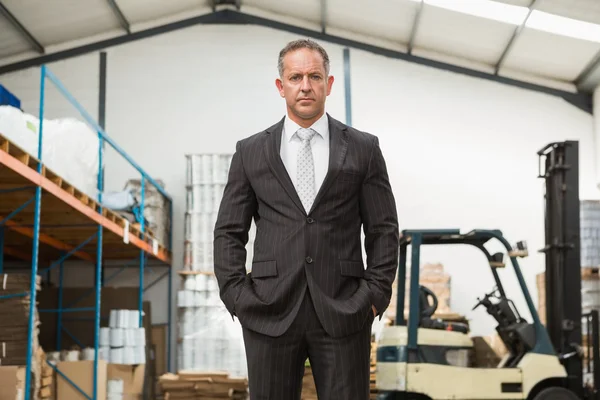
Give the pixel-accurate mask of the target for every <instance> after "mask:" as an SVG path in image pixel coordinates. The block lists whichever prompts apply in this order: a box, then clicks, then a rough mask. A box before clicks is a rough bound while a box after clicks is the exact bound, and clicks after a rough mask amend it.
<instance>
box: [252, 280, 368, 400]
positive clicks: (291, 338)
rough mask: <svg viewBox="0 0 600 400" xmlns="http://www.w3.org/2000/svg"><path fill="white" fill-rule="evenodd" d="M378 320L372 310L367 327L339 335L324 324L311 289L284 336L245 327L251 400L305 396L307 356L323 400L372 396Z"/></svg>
mask: <svg viewBox="0 0 600 400" xmlns="http://www.w3.org/2000/svg"><path fill="white" fill-rule="evenodd" d="M373 320H374V316H373V313H372V312H370V313H369V317H368V318H367V319H366V320H365V325H364V327H363V328H362V329H361V330H359V331H358V332H355V333H353V334H350V335H348V336H345V337H341V338H333V337H331V336H329V335H328V334H327V333H326V332H325V330H324V329H323V327H322V326H321V323H320V321H319V319H318V317H317V314H316V312H315V309H314V305H313V302H312V300H311V297H310V294H309V292H308V291H307V292H306V295H305V297H304V299H303V302H302V306H301V307H300V310H299V312H298V315H297V317H296V319H295V320H294V322H293V323H292V325H291V326H290V328H289V329H288V330H287V331H286V332H285V333H284V334H283V335H281V336H278V337H272V336H266V335H262V334H260V333H257V332H254V331H251V330H249V329H247V328H244V329H243V335H244V344H245V349H246V359H247V363H248V384H249V391H250V400H300V395H301V392H302V379H303V376H304V364H305V362H306V359H308V360H309V361H310V365H311V368H312V372H313V377H314V380H315V385H316V388H317V396H318V399H319V400H368V399H369V393H370V376H371V373H370V355H371V330H372V324H373Z"/></svg>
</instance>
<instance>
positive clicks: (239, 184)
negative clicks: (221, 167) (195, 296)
mask: <svg viewBox="0 0 600 400" xmlns="http://www.w3.org/2000/svg"><path fill="white" fill-rule="evenodd" d="M328 118H329V132H330V158H329V170H328V172H327V175H326V177H325V181H324V182H323V184H322V186H321V188H320V190H319V192H318V193H317V197H316V199H315V201H314V204H313V206H312V209H311V210H310V211H309V212H308V213H306V212H305V210H304V208H303V207H302V203H301V202H300V199H299V197H298V195H297V193H296V191H295V189H294V185H293V183H292V181H291V179H290V177H289V175H288V174H287V171H286V169H285V166H284V164H283V162H282V160H281V157H280V146H281V136H282V128H283V122H284V121H283V120H281V121H279V122H278V123H277V124H275V125H273V126H272V127H270V128H268V129H267V130H265V131H263V132H260V133H258V134H255V135H253V136H251V137H249V138H246V139H244V140H241V141H240V142H238V144H237V147H236V152H235V154H234V156H233V159H232V162H231V168H230V173H229V179H228V183H227V185H226V187H225V191H224V194H223V199H222V202H221V206H220V210H219V215H218V218H217V222H216V226H215V237H214V257H215V275H216V277H217V279H218V282H219V287H220V291H221V298H222V300H223V302H224V304H225V306H226V307H227V309H228V310H229V312H230V313H231V314H232V315H235V316H237V317H238V319H239V321H240V323H241V324H242V326H243V327H244V330H245V339H246V348H247V357H248V363H249V375H250V391H251V396H252V400H255V399H263V398H264V399H277V400H288V399H290V400H291V399H295V398H297V397H296V395H295V394H291V393H293V391H294V388H295V385H297V383H298V379H300V378H301V376H298V374H301V373H302V370H301V368H300V367H299V365H300V364H302V365H303V363H304V359H305V358H306V356H305V357H304V359H303V357H302V354H306V355H307V356H308V357H309V358H310V361H311V365H312V366H313V372H314V373H315V380H316V381H317V382H316V383H317V388H318V389H319V386H321V389H322V390H321V393H320V395H321V394H322V393H325V386H329V387H331V386H336V385H341V386H344V385H345V386H347V389H349V390H350V392H349V393H348V395H347V396H346V395H343V394H342V392H341V391H342V390H345V389H343V388H340V389H339V390H340V392H335V393H331V394H330V395H328V394H324V395H323V396H325V397H323V398H325V399H329V398H335V399H352V400H360V399H363V398H364V399H367V398H368V384H369V360H368V352H369V336H370V331H371V323H372V320H373V312H372V309H371V306H372V305H374V306H375V307H376V309H377V311H378V313H379V315H380V318H381V314H382V313H383V312H384V311H385V310H386V308H387V307H388V304H389V302H390V297H391V292H392V282H393V280H394V278H395V273H396V267H397V258H398V239H399V233H398V221H397V214H396V205H395V200H394V196H393V194H392V190H391V187H390V183H389V180H388V175H387V169H386V165H385V161H384V159H383V156H382V153H381V150H380V148H379V142H378V140H377V138H376V137H375V136H373V135H371V134H368V133H364V132H361V131H358V130H356V129H353V128H351V127H348V126H346V125H344V124H342V123H341V122H339V121H337V120H335V119H333V118H331V117H330V116H328ZM253 218H254V221H255V223H256V227H257V231H256V239H255V248H254V259H253V261H252V271H251V272H250V273H249V274H246V270H245V267H244V265H245V261H246V251H245V244H246V243H247V240H248V229H249V227H250V225H251V221H252V219H253ZM362 225H364V230H365V248H366V253H367V269H366V270H365V269H364V266H363V261H362V244H361V237H360V234H361V226H362ZM307 293H309V294H310V296H306V294H307ZM313 305H314V306H313ZM305 327H308V328H310V327H312V328H314V329H321V331H322V335H323V336H324V337H327V339H328V340H327V343H326V345H324V346H323V347H322V348H319V349H318V351H317V348H316V347H315V346H312V347H311V343H308V344H307V345H306V346H304V347H302V346H300V347H297V346H296V347H294V346H291V345H290V342H289V340H290V338H291V337H303V335H304V337H306V335H307V332H306V329H308V328H305ZM313 333H314V332H313ZM282 341H283V342H282ZM348 345H349V346H350V347H349V348H347V346H348ZM290 346H291V347H290ZM356 346H360V348H356ZM305 347H306V348H305ZM328 349H330V350H331V352H330V353H331V357H329V358H328V356H326V354H327V353H326V352H327V351H328ZM311 350H312V351H311ZM298 351H300V353H298V354H296V353H297V352H298ZM294 352H296V353H294ZM311 353H312V354H311ZM348 353H349V354H348ZM344 354H346V355H344ZM321 356H323V359H322V360H319V359H318V358H319V357H321ZM259 360H260V362H262V363H266V364H267V365H264V366H263V365H261V367H260V368H261V369H262V370H261V371H255V370H253V368H255V367H256V366H257V365H258V364H257V363H258V362H259ZM325 360H326V361H325ZM300 361H301V362H300ZM255 364H256V365H255ZM344 368H346V370H347V373H345V372H344ZM331 369H333V370H331ZM334 372H335V374H334V375H335V376H336V377H338V378H339V382H333V380H334V378H333V375H332V374H333V373H334ZM271 375H272V376H271ZM288 375H289V376H288ZM317 375H321V376H319V377H317ZM265 380H268V381H269V382H270V384H269V385H268V386H269V387H268V388H265V387H264V386H265V385H264V382H265ZM319 380H320V381H321V384H319ZM365 385H366V386H365ZM259 387H260V389H259ZM331 390H332V391H333V389H331ZM356 390H359V392H356ZM365 390H366V392H365ZM360 392H362V394H359V393H360ZM267 393H270V394H271V395H268V394H267ZM329 396H331V397H329ZM365 396H366V397H365ZM320 398H322V397H320Z"/></svg>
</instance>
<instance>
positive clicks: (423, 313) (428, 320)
mask: <svg viewBox="0 0 600 400" xmlns="http://www.w3.org/2000/svg"><path fill="white" fill-rule="evenodd" d="M429 298H431V299H432V304H430V303H429ZM437 307H438V299H437V296H436V295H435V293H433V292H432V291H431V289H429V288H428V287H426V286H423V285H419V317H420V320H419V326H420V327H421V328H426V329H440V330H445V331H454V332H460V333H465V334H466V333H469V327H468V326H467V325H466V324H463V323H460V322H449V321H443V320H441V319H439V318H432V317H433V315H434V314H435V312H436V310H437Z"/></svg>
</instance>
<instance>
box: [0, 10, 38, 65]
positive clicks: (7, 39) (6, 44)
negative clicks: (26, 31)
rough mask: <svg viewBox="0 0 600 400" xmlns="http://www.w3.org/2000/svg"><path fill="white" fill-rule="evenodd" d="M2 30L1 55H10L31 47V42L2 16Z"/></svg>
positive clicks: (0, 39) (0, 21)
mask: <svg viewBox="0 0 600 400" xmlns="http://www.w3.org/2000/svg"><path fill="white" fill-rule="evenodd" d="M0 32H2V34H0V57H10V56H13V55H15V54H19V53H23V52H25V51H27V50H30V49H31V46H30V45H29V42H27V40H25V38H24V37H23V36H22V35H21V33H20V32H19V31H17V30H16V29H15V28H14V27H13V26H12V25H11V24H10V22H8V20H6V19H5V18H4V17H2V16H0Z"/></svg>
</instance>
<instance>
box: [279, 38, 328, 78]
mask: <svg viewBox="0 0 600 400" xmlns="http://www.w3.org/2000/svg"><path fill="white" fill-rule="evenodd" d="M299 49H309V50H315V51H318V52H319V53H320V54H321V57H323V67H325V73H326V75H329V55H328V54H327V52H326V51H325V49H324V48H323V47H321V45H319V44H318V43H317V42H314V41H312V40H310V39H299V40H294V41H293V42H289V43H288V44H287V45H286V46H285V47H284V48H283V49H281V51H280V52H279V60H278V62H277V69H278V70H279V76H283V58H284V57H285V55H286V54H287V53H289V52H291V51H295V50H299Z"/></svg>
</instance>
